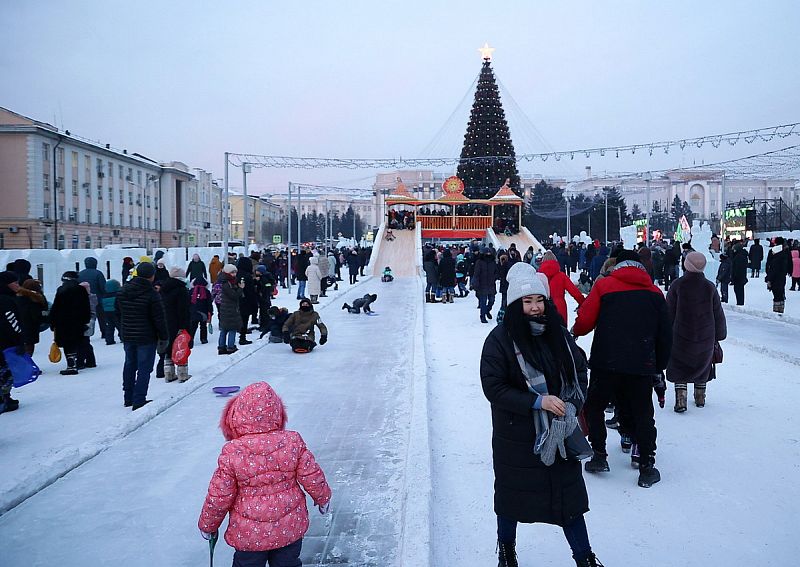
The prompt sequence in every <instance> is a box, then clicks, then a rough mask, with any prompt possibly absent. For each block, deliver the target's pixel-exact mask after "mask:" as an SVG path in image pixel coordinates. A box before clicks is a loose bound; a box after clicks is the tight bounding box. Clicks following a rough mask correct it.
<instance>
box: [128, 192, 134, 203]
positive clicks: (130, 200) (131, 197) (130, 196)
mask: <svg viewBox="0 0 800 567" xmlns="http://www.w3.org/2000/svg"><path fill="white" fill-rule="evenodd" d="M128 204H129V205H133V193H131V192H128Z"/></svg>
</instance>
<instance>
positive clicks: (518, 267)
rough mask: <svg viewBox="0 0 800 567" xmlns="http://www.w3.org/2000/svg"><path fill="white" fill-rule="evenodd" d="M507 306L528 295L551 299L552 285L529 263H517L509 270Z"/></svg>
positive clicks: (507, 277) (507, 276)
mask: <svg viewBox="0 0 800 567" xmlns="http://www.w3.org/2000/svg"><path fill="white" fill-rule="evenodd" d="M506 279H507V280H508V291H507V292H506V304H511V303H513V302H514V301H516V300H517V299H519V298H520V297H525V296H526V295H543V296H544V297H546V298H547V299H550V284H549V283H548V281H547V276H545V275H544V274H539V273H537V272H536V269H535V268H534V267H533V266H531V265H530V264H528V263H527V262H517V263H515V264H514V265H513V266H511V268H509V270H508V274H507V275H506Z"/></svg>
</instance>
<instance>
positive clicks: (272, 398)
mask: <svg viewBox="0 0 800 567" xmlns="http://www.w3.org/2000/svg"><path fill="white" fill-rule="evenodd" d="M285 423H286V412H285V410H284V408H283V402H282V401H281V399H280V398H279V397H278V395H277V394H276V393H275V392H274V391H273V389H272V388H271V387H270V386H269V384H267V383H266V382H256V383H255V384H251V385H250V386H248V387H247V388H245V389H244V391H242V393H241V394H239V395H238V396H236V397H235V398H233V399H232V400H231V401H229V402H228V405H226V406H225V410H224V411H223V412H222V419H221V420H220V428H221V429H222V433H223V434H224V435H225V438H226V439H228V441H229V442H228V443H226V444H225V445H224V446H223V447H222V454H220V456H219V460H218V466H217V470H216V471H215V472H214V476H212V477H211V483H210V484H209V486H208V495H207V496H206V500H205V504H203V511H202V512H201V514H200V520H199V521H198V523H197V525H198V527H199V528H200V530H201V531H203V532H206V533H212V532H215V531H217V530H218V529H219V526H220V524H221V523H222V520H223V519H224V518H225V515H226V514H230V519H229V521H228V529H227V531H226V532H225V541H227V542H228V544H229V545H230V546H231V547H233V548H234V549H237V550H239V551H267V550H270V549H278V548H280V547H285V546H287V545H289V544H290V543H293V542H295V541H297V540H299V539H300V538H301V537H303V535H304V534H305V533H306V531H307V530H308V509H307V508H306V497H305V494H303V491H302V489H301V488H300V487H301V486H302V487H303V488H305V490H306V492H308V493H309V494H310V495H311V497H312V498H313V499H314V503H315V504H322V505H324V504H327V503H328V501H330V499H331V489H330V487H329V486H328V483H327V482H326V480H325V475H324V474H323V472H322V469H320V468H319V465H317V463H316V461H315V460H314V455H312V454H311V451H309V450H308V449H307V448H306V444H305V442H304V441H303V438H302V437H301V436H300V434H299V433H297V432H296V431H286V430H285V429H284V426H285Z"/></svg>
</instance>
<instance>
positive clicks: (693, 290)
mask: <svg viewBox="0 0 800 567" xmlns="http://www.w3.org/2000/svg"><path fill="white" fill-rule="evenodd" d="M667 307H668V309H669V315H670V319H671V320H672V351H671V352H670V356H669V362H668V363H667V380H669V381H670V382H675V383H678V384H686V383H689V382H691V383H694V384H705V383H706V382H708V381H709V380H712V379H713V378H714V377H715V374H714V366H713V365H712V364H711V357H712V355H713V354H714V341H722V340H725V337H726V336H727V335H728V330H727V326H726V324H725V313H724V312H723V311H722V303H721V302H720V299H719V294H718V293H717V288H716V287H715V286H714V284H713V283H711V282H710V281H708V280H707V279H706V277H705V276H704V275H703V274H702V273H692V272H687V273H686V274H684V275H683V276H682V277H680V278H678V279H677V280H675V281H674V282H673V283H672V284H670V286H669V293H667Z"/></svg>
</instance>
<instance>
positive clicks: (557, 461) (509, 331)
mask: <svg viewBox="0 0 800 567" xmlns="http://www.w3.org/2000/svg"><path fill="white" fill-rule="evenodd" d="M518 266H519V267H518ZM508 301H509V304H508V307H507V309H506V314H505V318H504V319H503V322H502V323H501V324H499V325H497V326H496V327H495V328H494V330H492V332H491V333H490V334H489V336H488V337H487V338H486V341H485V343H484V345H483V352H482V354H481V365H480V373H481V385H482V386H483V392H484V394H485V395H486V398H487V399H488V400H489V402H491V407H492V461H493V465H494V475H495V483H494V510H495V513H496V514H497V527H498V529H497V535H498V552H499V560H500V563H499V565H500V566H505V565H516V564H517V563H516V553H515V541H516V527H517V523H518V522H523V523H547V524H554V525H557V526H561V527H562V528H563V530H564V534H565V536H566V538H567V541H568V543H569V545H570V547H571V549H572V552H573V558H574V559H575V562H576V564H577V565H578V566H580V567H584V566H585V567H588V566H595V565H599V563H597V561H596V558H595V556H594V554H593V553H592V551H591V546H590V545H589V538H588V534H587V531H586V523H585V522H584V518H583V515H584V513H586V512H587V511H588V510H589V499H588V495H587V493H586V486H585V485H584V482H583V475H582V471H581V463H580V460H579V458H583V457H586V456H588V455H589V454H590V453H591V449H590V448H588V445H587V444H586V440H585V438H584V437H583V434H582V432H581V430H580V426H579V425H577V419H576V418H572V416H576V415H577V414H578V413H579V412H580V410H581V407H582V406H583V400H584V399H585V396H586V388H587V377H586V359H585V357H584V355H583V353H582V351H581V350H580V349H579V348H578V347H577V345H576V344H575V342H574V340H573V339H572V337H571V336H570V334H569V333H568V332H567V330H566V328H564V327H563V326H562V323H561V318H560V316H559V315H558V312H557V310H556V308H555V306H554V305H553V303H552V302H551V301H550V300H549V291H548V289H547V286H546V284H545V283H544V282H543V281H542V280H541V279H540V276H538V275H537V274H536V273H535V270H534V269H533V267H532V266H530V265H529V264H525V263H522V262H520V263H518V264H515V265H514V267H513V268H512V269H511V270H510V271H509V291H508ZM516 352H519V353H520V354H519V356H517V354H516ZM523 366H524V368H525V369H524V370H523ZM564 415H566V418H564V419H562V417H563V416H564ZM570 418H572V419H570ZM557 421H560V422H561V423H559V424H557V423H556V422H557ZM565 421H566V422H567V423H572V426H573V427H574V429H572V430H571V431H570V430H569V428H566V432H564V431H563V430H561V431H562V433H561V437H562V438H563V437H564V435H565V434H566V435H567V437H566V439H565V442H564V445H565V448H566V451H565V454H562V453H561V452H560V451H559V450H556V451H555V454H553V452H552V451H548V450H547V447H548V445H549V443H550V441H554V440H555V439H549V437H554V438H557V437H558V434H557V432H558V431H559V430H560V428H559V427H557V425H563V424H564V422H565ZM547 463H549V464H547Z"/></svg>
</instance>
